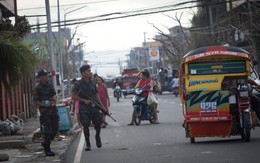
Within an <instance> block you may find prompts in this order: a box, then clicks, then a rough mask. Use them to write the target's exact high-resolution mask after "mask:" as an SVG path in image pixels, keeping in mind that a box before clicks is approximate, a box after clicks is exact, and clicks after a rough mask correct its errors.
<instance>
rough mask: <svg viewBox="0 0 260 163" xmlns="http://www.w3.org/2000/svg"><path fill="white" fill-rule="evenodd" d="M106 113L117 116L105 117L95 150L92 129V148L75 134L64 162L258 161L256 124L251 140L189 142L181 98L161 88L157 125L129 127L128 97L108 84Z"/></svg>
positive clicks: (258, 140)
mask: <svg viewBox="0 0 260 163" xmlns="http://www.w3.org/2000/svg"><path fill="white" fill-rule="evenodd" d="M109 93H110V95H111V96H110V100H111V107H110V112H111V113H113V114H112V116H113V117H114V118H115V119H116V120H117V122H113V121H112V120H111V119H109V118H108V119H107V122H108V123H109V125H108V126H107V127H106V128H104V129H102V131H101V139H102V143H103V146H102V148H100V149H98V148H97V147H96V143H95V138H94V137H95V131H94V129H93V128H91V135H90V137H91V145H92V151H85V150H84V149H85V141H84V135H83V134H81V133H80V134H78V135H77V136H76V138H75V139H74V141H73V142H72V143H71V145H70V146H69V148H68V150H67V152H66V153H65V155H63V158H62V162H64V163H79V162H80V163H104V162H108V163H110V162H111V163H204V162H205V163H209V162H219V163H223V162H225V163H245V162H250V163H259V160H260V155H259V149H258V147H259V146H260V138H259V137H260V128H256V129H255V130H254V131H252V138H251V141H250V142H243V141H241V138H240V136H232V137H230V138H218V137H214V138H196V140H195V141H196V143H194V144H191V143H190V139H188V138H186V137H185V132H184V128H182V123H183V115H182V109H181V104H180V99H179V97H177V98H176V97H175V96H174V95H172V94H171V93H168V92H164V93H163V95H159V97H158V98H159V106H158V110H159V111H160V113H159V114H158V116H159V121H160V124H150V123H149V122H148V121H142V122H141V125H140V126H128V125H127V124H128V123H129V122H130V119H131V115H132V110H133V109H132V105H131V99H132V97H133V96H132V95H131V96H127V98H126V99H124V98H121V99H120V101H119V102H116V99H115V98H113V97H112V89H109Z"/></svg>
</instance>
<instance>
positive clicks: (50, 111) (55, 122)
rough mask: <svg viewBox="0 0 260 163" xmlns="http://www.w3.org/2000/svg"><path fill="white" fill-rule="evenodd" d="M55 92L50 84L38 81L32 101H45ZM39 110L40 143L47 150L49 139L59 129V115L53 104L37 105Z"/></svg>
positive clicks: (51, 138)
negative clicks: (41, 140)
mask: <svg viewBox="0 0 260 163" xmlns="http://www.w3.org/2000/svg"><path fill="white" fill-rule="evenodd" d="M54 95H56V92H55V90H54V88H53V86H52V85H51V84H42V83H39V84H38V85H37V86H36V87H35V94H34V96H33V100H34V101H39V102H42V101H45V100H50V99H51V98H52V97H53V96H54ZM39 111H40V114H41V115H40V124H41V131H42V133H43V142H42V145H43V146H44V147H45V148H46V149H45V150H47V151H48V150H49V148H50V144H51V141H52V140H53V139H54V137H55V136H56V134H57V132H58V129H59V115H58V113H57V108H56V106H55V105H54V106H53V107H51V108H45V107H39Z"/></svg>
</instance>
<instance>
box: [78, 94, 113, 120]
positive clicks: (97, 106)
mask: <svg viewBox="0 0 260 163" xmlns="http://www.w3.org/2000/svg"><path fill="white" fill-rule="evenodd" d="M80 92H81V93H82V94H83V95H84V96H86V97H87V98H88V100H90V101H91V103H92V104H94V105H95V108H97V109H98V110H100V111H101V112H102V113H103V114H104V115H107V116H108V117H109V118H111V119H112V120H113V121H115V122H116V120H115V119H114V118H113V117H112V116H111V115H112V113H110V114H109V113H108V112H106V111H105V109H104V108H103V107H102V106H101V105H100V104H99V103H98V101H96V100H95V99H93V98H91V97H90V96H89V95H87V94H86V93H85V92H83V91H81V90H79V91H78V93H77V94H76V95H78V94H79V93H80Z"/></svg>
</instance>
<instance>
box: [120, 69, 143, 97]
mask: <svg viewBox="0 0 260 163" xmlns="http://www.w3.org/2000/svg"><path fill="white" fill-rule="evenodd" d="M139 72H140V70H139V69H138V68H132V69H124V70H123V72H122V93H123V95H124V97H125V98H126V96H127V95H130V94H134V87H135V85H136V84H137V82H138V80H139V77H138V76H137V75H138V73H139Z"/></svg>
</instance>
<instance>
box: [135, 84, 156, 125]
mask: <svg viewBox="0 0 260 163" xmlns="http://www.w3.org/2000/svg"><path fill="white" fill-rule="evenodd" d="M146 91H147V90H144V89H141V88H137V89H135V96H134V97H133V99H132V102H133V107H134V113H133V114H134V115H133V117H134V123H135V125H137V126H138V125H140V124H141V121H145V120H148V121H149V122H150V123H153V122H154V114H153V112H152V108H151V107H150V106H149V105H148V104H147V97H146V96H143V95H142V94H143V93H144V92H146Z"/></svg>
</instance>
